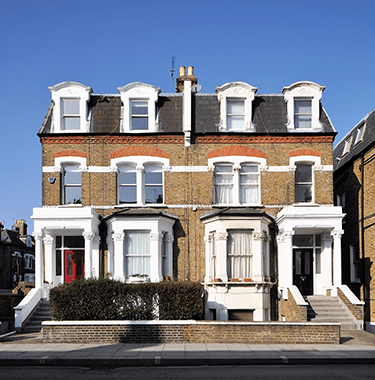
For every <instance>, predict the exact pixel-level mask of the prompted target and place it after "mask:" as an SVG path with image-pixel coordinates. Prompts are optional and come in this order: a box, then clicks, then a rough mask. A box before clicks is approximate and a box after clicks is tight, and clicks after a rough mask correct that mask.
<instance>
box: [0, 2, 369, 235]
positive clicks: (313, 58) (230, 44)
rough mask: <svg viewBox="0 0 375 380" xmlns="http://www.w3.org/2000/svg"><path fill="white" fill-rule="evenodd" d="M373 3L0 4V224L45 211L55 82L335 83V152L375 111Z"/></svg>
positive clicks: (269, 86) (261, 88) (272, 87)
mask: <svg viewBox="0 0 375 380" xmlns="http://www.w3.org/2000/svg"><path fill="white" fill-rule="evenodd" d="M374 15H375V2H374V1H373V0H357V1H349V0H341V1H339V0H325V1H320V0H315V1H305V2H302V1H294V0H290V1H289V0H284V1H280V0H263V1H252V0H246V1H236V0H232V1H230V2H229V1H223V0H215V1H204V0H200V1H196V0H192V1H179V0H175V1H149V0H147V1H142V0H139V1H138V2H135V1H127V0H122V1H120V0H106V1H102V0H100V1H97V0H75V1H71V0H65V1H46V0H8V1H0V33H1V35H0V56H1V61H0V62H1V63H0V90H1V95H2V99H1V102H0V152H1V156H0V221H1V222H3V223H4V225H5V227H7V228H10V227H11V226H12V225H13V223H14V221H15V220H16V219H25V220H26V221H27V223H28V225H29V232H32V230H33V222H32V220H31V219H30V216H31V215H32V209H33V207H40V206H41V202H42V195H41V194H42V191H41V145H40V142H39V138H38V137H37V135H36V134H37V132H38V130H39V128H40V125H41V123H42V121H43V118H44V116H45V114H46V112H47V109H48V106H49V103H50V100H51V94H50V92H49V90H48V88H47V87H48V86H52V85H54V84H56V83H59V82H62V81H65V80H70V81H77V82H80V83H82V84H84V85H87V86H91V87H92V88H93V90H94V93H98V94H103V93H106V94H111V93H117V87H121V86H124V85H125V84H127V83H130V82H134V81H140V82H145V83H149V84H152V85H155V86H158V87H161V91H162V92H174V84H173V82H172V79H171V77H170V69H171V61H172V56H174V57H175V69H176V74H175V76H176V77H177V76H178V67H179V66H181V65H184V66H189V65H192V66H194V67H195V72H194V73H195V75H196V76H197V78H198V83H199V84H201V85H202V87H203V88H202V91H201V92H214V90H215V87H216V86H220V85H222V84H224V83H226V82H231V81H237V80H238V81H244V82H247V83H249V84H251V85H252V86H255V87H258V94H263V93H281V90H282V88H283V87H284V86H288V85H290V84H292V83H294V82H296V81H299V80H310V81H314V82H317V83H318V84H320V85H325V86H326V90H325V91H324V93H323V98H322V103H323V106H324V107H325V109H326V110H327V112H328V114H329V116H330V118H331V120H332V123H333V125H334V127H335V128H336V130H337V132H338V136H337V138H336V142H335V144H336V143H337V142H338V141H339V140H340V139H341V138H342V137H344V136H345V134H346V133H347V132H348V131H349V130H350V129H351V128H352V127H353V126H354V125H355V124H356V123H358V122H359V121H360V120H361V119H362V118H363V117H364V116H365V115H366V114H367V113H369V112H370V111H371V110H372V109H373V108H374V107H375V70H374V67H375V66H374V62H375V59H374V58H375V51H374V45H375V44H374V37H375V23H374V22H373V19H374Z"/></svg>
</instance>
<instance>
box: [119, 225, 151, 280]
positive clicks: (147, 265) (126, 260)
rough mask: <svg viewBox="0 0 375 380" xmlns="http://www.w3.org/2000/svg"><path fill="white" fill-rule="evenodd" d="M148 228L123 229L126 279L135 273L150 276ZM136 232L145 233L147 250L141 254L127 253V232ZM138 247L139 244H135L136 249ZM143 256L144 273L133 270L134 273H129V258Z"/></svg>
mask: <svg viewBox="0 0 375 380" xmlns="http://www.w3.org/2000/svg"><path fill="white" fill-rule="evenodd" d="M150 232H151V231H150V230H125V231H124V234H125V236H124V238H125V241H124V274H125V278H126V279H129V278H130V277H131V276H134V275H136V274H139V275H141V276H144V275H146V276H147V277H151V241H150V240H151V239H150ZM136 233H139V234H142V235H145V237H146V249H147V252H146V253H143V254H139V253H138V254H134V253H132V254H129V245H128V241H129V234H136ZM138 248H139V245H137V249H138ZM130 257H131V258H145V259H146V260H145V261H146V264H145V266H146V273H139V272H135V273H131V274H130V272H129V269H128V268H129V261H128V260H129V258H130Z"/></svg>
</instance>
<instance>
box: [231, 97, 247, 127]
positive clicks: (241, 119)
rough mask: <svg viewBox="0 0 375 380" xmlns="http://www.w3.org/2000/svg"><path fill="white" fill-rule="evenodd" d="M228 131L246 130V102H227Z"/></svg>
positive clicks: (233, 100)
mask: <svg viewBox="0 0 375 380" xmlns="http://www.w3.org/2000/svg"><path fill="white" fill-rule="evenodd" d="M227 129H228V130H234V131H236V130H237V131H239V130H243V129H245V100H244V99H228V100H227Z"/></svg>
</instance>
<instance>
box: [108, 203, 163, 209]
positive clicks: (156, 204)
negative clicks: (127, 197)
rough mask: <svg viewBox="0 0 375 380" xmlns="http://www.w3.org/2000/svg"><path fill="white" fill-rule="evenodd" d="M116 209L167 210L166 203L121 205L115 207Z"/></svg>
mask: <svg viewBox="0 0 375 380" xmlns="http://www.w3.org/2000/svg"><path fill="white" fill-rule="evenodd" d="M113 207H114V208H139V207H152V208H155V207H160V208H165V207H167V206H166V205H165V204H164V203H140V204H138V203H121V204H118V205H114V206H113Z"/></svg>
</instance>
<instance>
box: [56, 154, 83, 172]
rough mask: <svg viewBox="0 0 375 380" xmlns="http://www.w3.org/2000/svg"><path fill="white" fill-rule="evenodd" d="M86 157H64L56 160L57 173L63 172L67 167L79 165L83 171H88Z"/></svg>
mask: <svg viewBox="0 0 375 380" xmlns="http://www.w3.org/2000/svg"><path fill="white" fill-rule="evenodd" d="M86 161H87V160H86V158H85V157H75V156H64V157H56V158H55V167H54V171H55V172H62V170H63V167H64V166H66V165H78V166H79V169H80V170H81V171H86V170H87V165H86Z"/></svg>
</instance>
